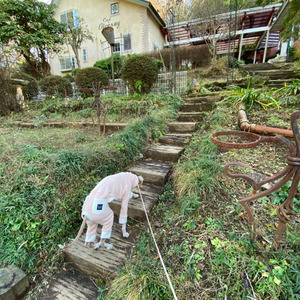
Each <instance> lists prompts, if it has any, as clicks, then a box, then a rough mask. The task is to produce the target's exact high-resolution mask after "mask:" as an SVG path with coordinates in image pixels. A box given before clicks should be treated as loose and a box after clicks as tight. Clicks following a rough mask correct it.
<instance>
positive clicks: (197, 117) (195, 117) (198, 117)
mask: <svg viewBox="0 0 300 300" xmlns="http://www.w3.org/2000/svg"><path fill="white" fill-rule="evenodd" d="M203 117H204V113H203V112H179V115H178V118H177V121H178V122H193V121H198V122H199V121H202V120H203Z"/></svg>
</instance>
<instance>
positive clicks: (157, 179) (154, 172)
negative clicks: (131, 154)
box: [128, 160, 172, 187]
mask: <svg viewBox="0 0 300 300" xmlns="http://www.w3.org/2000/svg"><path fill="white" fill-rule="evenodd" d="M171 169H172V163H170V162H159V161H154V160H144V161H140V162H138V163H137V164H136V165H134V166H132V167H131V168H130V169H129V170H128V171H129V172H132V173H134V174H137V175H141V176H143V177H144V183H145V184H150V185H155V186H160V187H161V186H163V185H164V184H165V182H166V179H167V177H168V176H169V173H170V171H171Z"/></svg>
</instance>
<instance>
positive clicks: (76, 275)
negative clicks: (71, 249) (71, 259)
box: [38, 268, 99, 300]
mask: <svg viewBox="0 0 300 300" xmlns="http://www.w3.org/2000/svg"><path fill="white" fill-rule="evenodd" d="M98 294H99V293H98V287H97V286H96V285H95V283H94V282H93V281H92V280H91V279H90V278H89V277H88V276H87V275H86V274H83V273H81V272H80V271H79V270H77V269H75V268H68V269H67V270H65V271H62V272H61V273H60V274H59V275H58V276H57V277H56V278H55V279H54V280H52V281H51V282H50V284H49V287H48V288H47V289H44V290H42V292H41V293H40V294H39V296H38V299H52V300H67V299H70V300H83V299H85V300H95V299H97V297H98Z"/></svg>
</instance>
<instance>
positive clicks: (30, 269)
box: [0, 96, 180, 298]
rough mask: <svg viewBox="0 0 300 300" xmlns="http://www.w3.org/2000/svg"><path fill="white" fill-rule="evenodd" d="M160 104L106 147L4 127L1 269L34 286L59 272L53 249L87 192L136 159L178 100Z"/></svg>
mask: <svg viewBox="0 0 300 300" xmlns="http://www.w3.org/2000/svg"><path fill="white" fill-rule="evenodd" d="M160 101H161V104H162V105H161V106H158V105H157V106H156V109H153V110H151V111H149V113H148V114H146V115H144V117H141V118H136V119H135V120H133V121H132V122H131V123H130V124H128V126H127V127H126V129H125V130H123V131H122V132H119V133H115V134H114V135H112V136H107V137H106V138H105V139H103V138H102V139H101V138H98V137H97V138H96V135H97V133H96V132H94V135H92V133H91V132H89V134H88V133H87V132H86V131H83V130H75V129H70V128H68V129H49V128H48V129H47V130H46V129H45V128H42V127H39V126H37V127H36V128H35V129H33V130H28V129H22V128H11V127H6V126H7V125H5V124H4V123H3V125H2V126H1V127H0V133H1V135H0V148H1V151H0V177H1V182H0V224H1V232H0V263H10V264H15V265H17V266H19V267H20V268H22V269H23V270H26V273H27V274H28V275H29V277H30V281H31V283H32V286H34V284H35V283H36V284H40V283H41V281H42V280H43V282H44V283H45V282H47V280H48V279H50V278H51V276H52V275H53V273H55V272H56V271H58V270H59V269H60V268H61V267H62V255H61V253H60V251H58V247H57V245H58V244H59V243H64V242H68V240H69V238H72V237H74V236H75V235H76V233H77V230H78V228H79V223H80V209H81V205H82V203H83V200H84V198H85V196H86V195H87V194H88V192H89V191H90V190H91V189H92V187H94V186H95V184H96V183H97V182H98V181H99V180H101V178H103V177H105V176H107V175H109V174H113V173H115V172H118V171H121V170H124V169H125V168H126V166H128V164H130V163H132V162H134V161H135V160H137V159H139V157H140V153H141V152H143V150H144V149H145V147H147V145H148V144H149V143H150V142H151V141H152V140H153V139H157V138H159V137H160V136H161V135H162V134H163V132H164V130H165V129H166V124H167V122H168V121H170V120H171V119H172V118H173V117H175V116H176V107H178V104H177V102H180V99H179V98H178V97H175V96H169V98H168V96H164V98H163V99H160ZM164 102H165V103H166V105H163V103H164ZM172 104H173V105H172ZM19 118H21V114H20V115H19ZM28 297H29V298H30V297H34V296H33V295H32V294H30V295H29V296H28Z"/></svg>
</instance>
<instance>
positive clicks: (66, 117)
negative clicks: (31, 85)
mask: <svg viewBox="0 0 300 300" xmlns="http://www.w3.org/2000/svg"><path fill="white" fill-rule="evenodd" d="M111 99H113V101H111ZM101 100H102V101H103V102H104V103H107V102H110V103H109V104H108V105H107V116H106V121H107V122H125V123H127V122H130V121H131V120H133V119H135V118H137V117H142V116H145V115H147V114H149V113H151V111H153V110H156V109H158V108H159V107H164V106H168V107H170V105H171V106H172V105H173V106H174V105H176V102H177V101H178V97H177V96H171V95H166V96H164V95H161V96H157V95H151V94H150V95H147V96H145V95H143V96H141V95H129V96H121V95H113V94H108V95H101ZM93 101H94V98H93V97H90V98H86V99H82V98H72V99H68V100H66V99H65V98H60V97H51V98H49V99H45V100H43V101H30V102H28V103H27V104H26V108H25V111H24V113H23V114H14V113H11V114H10V115H9V116H8V117H5V118H3V119H0V120H1V121H3V122H4V123H12V122H15V121H23V122H27V123H34V124H36V126H42V125H43V124H44V123H47V122H54V121H55V122H92V119H91V114H90V112H91V110H92V103H93ZM177 106H178V105H177ZM177 108H178V107H177Z"/></svg>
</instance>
